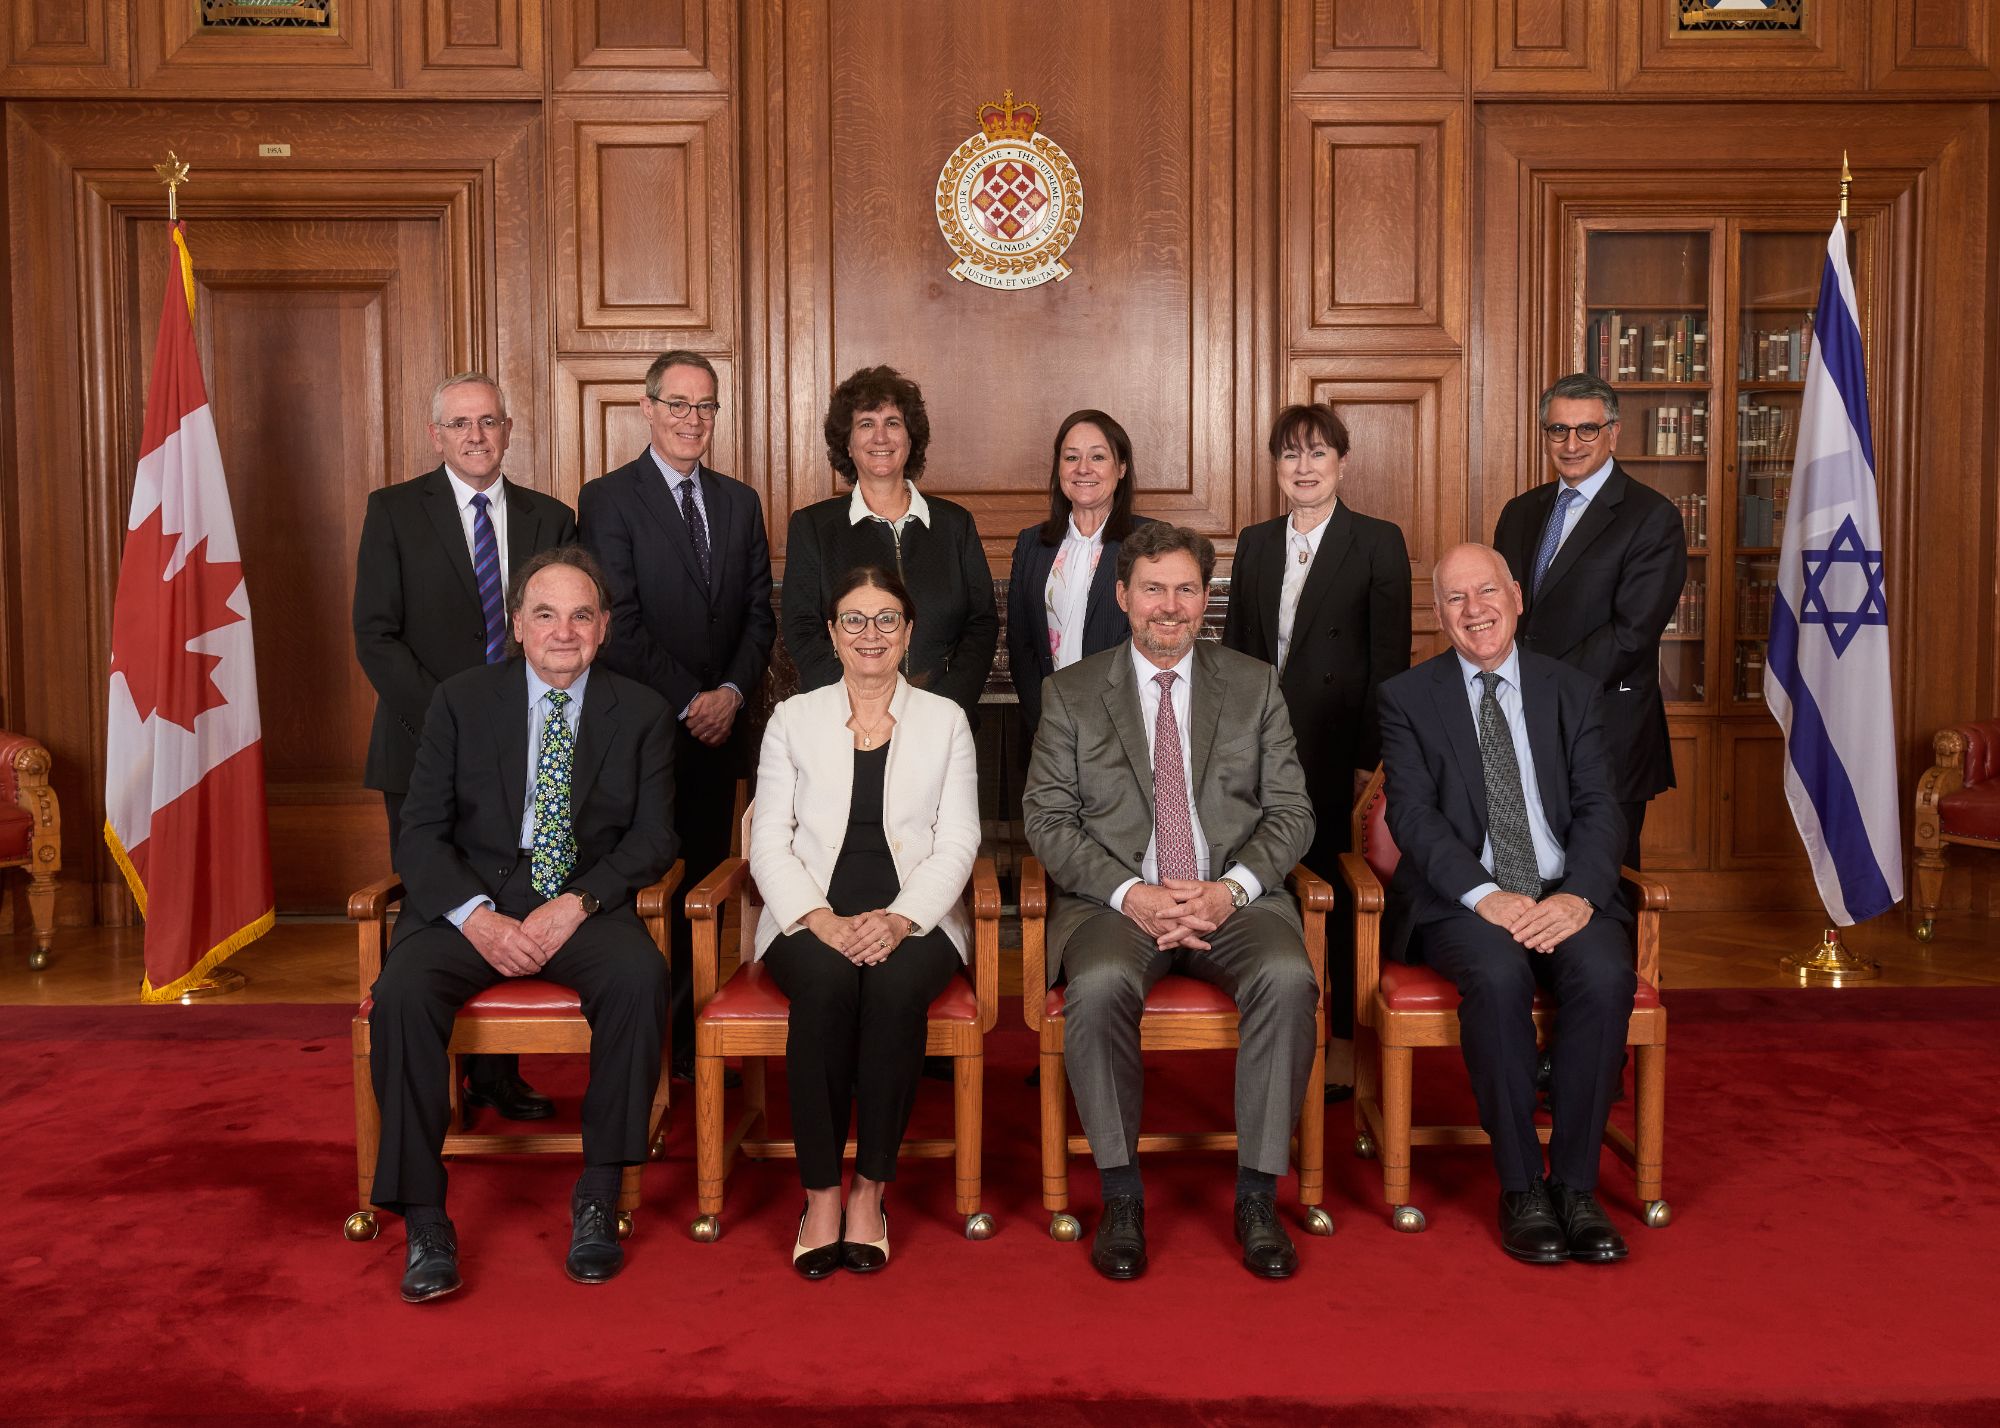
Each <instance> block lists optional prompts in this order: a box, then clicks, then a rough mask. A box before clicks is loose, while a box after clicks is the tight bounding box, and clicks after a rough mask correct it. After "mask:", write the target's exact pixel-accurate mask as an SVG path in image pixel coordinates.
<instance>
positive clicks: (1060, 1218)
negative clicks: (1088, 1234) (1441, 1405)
mask: <svg viewBox="0 0 2000 1428" xmlns="http://www.w3.org/2000/svg"><path fill="white" fill-rule="evenodd" d="M1049 1238H1050V1239H1052V1240H1058V1241H1060V1242H1061V1243H1063V1244H1068V1243H1070V1242H1071V1241H1072V1240H1080V1239H1082V1238H1083V1221H1081V1220H1079V1219H1077V1217H1076V1216H1074V1215H1072V1214H1068V1213H1067V1212H1061V1211H1059V1212H1058V1213H1057V1214H1056V1216H1055V1218H1054V1219H1052V1220H1050V1221H1049Z"/></svg>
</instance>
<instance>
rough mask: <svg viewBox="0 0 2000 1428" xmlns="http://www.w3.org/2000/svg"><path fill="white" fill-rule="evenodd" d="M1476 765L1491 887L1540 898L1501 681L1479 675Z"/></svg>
mask: <svg viewBox="0 0 2000 1428" xmlns="http://www.w3.org/2000/svg"><path fill="white" fill-rule="evenodd" d="M1479 682H1480V684H1481V685H1483V686H1485V693H1483V694H1481V695H1480V696H1479V762H1480V766H1481V769H1482V771H1483V772H1484V773H1485V775H1486V836H1487V837H1489V838H1491V839H1492V840H1493V881H1494V882H1496V883H1498V884H1500V886H1501V887H1503V888H1505V889H1506V890H1507V891H1508V892H1514V893H1525V894H1526V895H1527V896H1529V897H1540V896H1541V895H1542V874H1541V868H1540V865H1539V864H1538V863H1537V862H1536V861H1535V835H1534V833H1533V832H1532V831H1530V829H1529V827H1528V797H1527V794H1526V793H1524V792H1523V791H1522V788H1521V765H1520V761H1519V760H1517V759H1516V758H1515V757H1514V731H1513V730H1512V729H1511V728H1510V727H1508V724H1507V714H1506V711H1505V710H1503V709H1502V708H1501V707H1500V700H1499V697H1498V693H1497V691H1498V690H1499V688H1500V676H1499V674H1498V673H1496V672H1494V671H1492V670H1485V671H1482V672H1481V673H1480V676H1479Z"/></svg>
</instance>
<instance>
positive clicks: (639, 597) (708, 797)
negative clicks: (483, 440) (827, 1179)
mask: <svg viewBox="0 0 2000 1428" xmlns="http://www.w3.org/2000/svg"><path fill="white" fill-rule="evenodd" d="M718 390H719V388H718V385H717V382H716V376H715V367H714V365H713V364H712V363H710V362H709V360H708V359H707V358H706V357H704V356H702V355H701V354H700V353H699V352H687V351H672V352H663V353H661V354H660V355H659V356H658V357H656V358H654V359H653V364H652V365H651V366H650V367H648V368H647V369H646V394H645V396H644V398H642V399H641V401H640V404H639V410H640V414H641V415H642V416H644V417H645V419H646V428H647V430H648V432H650V433H651V438H652V439H651V441H650V442H649V443H648V444H647V447H646V449H645V450H644V451H642V452H640V453H639V456H638V459H637V460H634V461H631V462H628V463H627V464H625V465H623V466H621V467H619V468H618V469H617V470H616V471H612V472H610V473H608V474H607V475H605V476H602V477H600V478H598V479H597V480H595V481H591V482H588V483H586V484H585V486H584V488H583V494H582V495H581V497H579V499H578V501H577V515H578V518H579V523H580V525H581V527H582V538H583V544H584V546H585V547H586V548H588V549H589V551H590V553H591V554H592V555H594V556H596V557H597V561H598V564H599V565H601V566H602V567H603V569H604V583H605V585H606V587H607V588H608V589H609V591H610V594H611V641H610V643H609V644H607V645H606V646H605V648H604V663H605V664H606V666H608V667H609V668H611V669H614V670H616V671H617V672H618V673H620V674H622V675H625V676H626V677H628V678H631V679H636V680H638V681H639V682H640V683H641V684H644V685H647V686H649V687H650V688H652V689H655V690H657V691H658V692H659V693H660V694H662V695H663V696H665V698H666V700H667V703H668V705H669V706H671V707H672V709H673V711H674V714H675V716H676V719H677V723H676V725H675V736H674V808H673V822H674V831H675V833H676V834H678V835H679V838H680V845H681V857H682V858H683V859H685V860H686V862H687V867H688V880H689V881H688V885H689V886H690V887H692V886H693V885H694V883H695V881H696V880H698V879H701V878H704V877H706V876H708V874H709V873H710V872H711V871H713V870H714V868H715V865H716V864H717V863H719V862H721V861H722V860H723V859H724V858H725V857H727V856H728V855H729V832H730V829H729V823H730V816H731V809H732V808H733V807H734V805H735V793H736V780H737V779H738V778H740V777H742V776H743V775H744V774H745V773H747V772H748V769H749V762H750V742H749V736H748V733H747V730H746V728H745V725H746V723H747V720H746V719H745V718H744V717H743V706H744V704H745V703H746V702H748V701H749V699H750V698H751V697H752V696H753V695H755V694H756V692H757V686H758V685H759V683H761V682H762V680H763V678H764V671H765V669H766V668H767V667H768V666H769V664H770V662H771V644H772V642H773V641H774V640H775V639H776V638H777V631H778V625H777V618H776V616H774V615H773V614H772V611H771V551H770V546H769V543H768V542H767V541H766V539H765V536H764V505H763V502H762V501H760V500H759V499H758V497H757V493H756V492H755V491H753V490H752V489H751V488H750V487H748V486H746V485H744V484H743V483H742V482H741V481H736V480H732V479H731V478H730V477H727V476H724V475H722V474H721V473H720V472H717V471H714V470H711V469H710V468H709V467H708V466H706V465H705V464H703V458H704V457H705V456H707V455H708V450H709V447H710V445H711V444H712V443H713V442H714V440H715V428H716V422H717V419H718V416H719V414H720V412H721V409H722V408H721V404H720V402H719V401H718V399H717V395H716V394H717V392H718ZM669 921H670V926H671V935H672V938H673V943H672V945H673V947H674V949H675V956H674V958H673V1037H674V1041H673V1048H674V1057H673V1075H674V1078H675V1079H676V1080H679V1081H685V1082H689V1083H692V1082H693V1080H694V1001H693V989H692V985H691V982H692V976H693V969H692V962H691V959H690V958H689V957H688V956H687V955H686V949H687V947H688V945H689V941H688V937H689V934H688V926H687V917H686V911H685V909H684V908H683V907H682V905H681V901H680V899H678V898H676V899H673V902H672V909H671V917H670V919H669Z"/></svg>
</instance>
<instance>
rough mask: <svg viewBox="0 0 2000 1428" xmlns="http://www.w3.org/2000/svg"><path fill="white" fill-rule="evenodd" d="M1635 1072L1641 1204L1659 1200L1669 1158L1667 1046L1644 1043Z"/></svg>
mask: <svg viewBox="0 0 2000 1428" xmlns="http://www.w3.org/2000/svg"><path fill="white" fill-rule="evenodd" d="M1634 1050H1635V1051H1636V1052H1637V1053H1638V1054H1637V1057H1636V1064H1635V1065H1634V1067H1633V1071H1632V1081H1633V1088H1632V1099H1633V1100H1634V1101H1636V1102H1637V1103H1638V1104H1637V1106H1636V1108H1635V1111H1634V1114H1635V1116H1636V1118H1637V1125H1636V1126H1635V1128H1634V1130H1635V1135H1634V1141H1633V1151H1634V1154H1633V1157H1632V1160H1633V1165H1632V1169H1633V1173H1634V1175H1635V1176H1636V1178H1637V1181H1638V1186H1637V1189H1638V1195H1639V1203H1640V1204H1641V1205H1645V1204H1648V1203H1650V1202H1651V1201H1654V1200H1658V1199H1660V1198H1661V1196H1660V1181H1661V1177H1662V1173H1663V1168H1664V1164H1663V1163H1664V1160H1665V1157H1666V1138H1667V1048H1666V1047H1665V1046H1640V1047H1636V1048H1634Z"/></svg>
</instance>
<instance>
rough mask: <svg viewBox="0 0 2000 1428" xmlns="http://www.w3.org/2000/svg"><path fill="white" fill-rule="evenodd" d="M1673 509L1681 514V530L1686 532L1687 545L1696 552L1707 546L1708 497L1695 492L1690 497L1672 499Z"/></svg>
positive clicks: (1705, 494) (1702, 493) (1704, 493)
mask: <svg viewBox="0 0 2000 1428" xmlns="http://www.w3.org/2000/svg"><path fill="white" fill-rule="evenodd" d="M1674 509H1675V510H1677V511H1679V512H1680V513H1681V529H1682V530H1684V531H1686V532H1687V543H1688V545H1689V546H1691V547H1692V548H1694V549H1696V550H1700V549H1702V548H1703V547H1704V546H1706V545H1707V544H1708V495H1707V493H1706V492H1696V493H1695V494H1694V495H1692V496H1676V497H1674Z"/></svg>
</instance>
